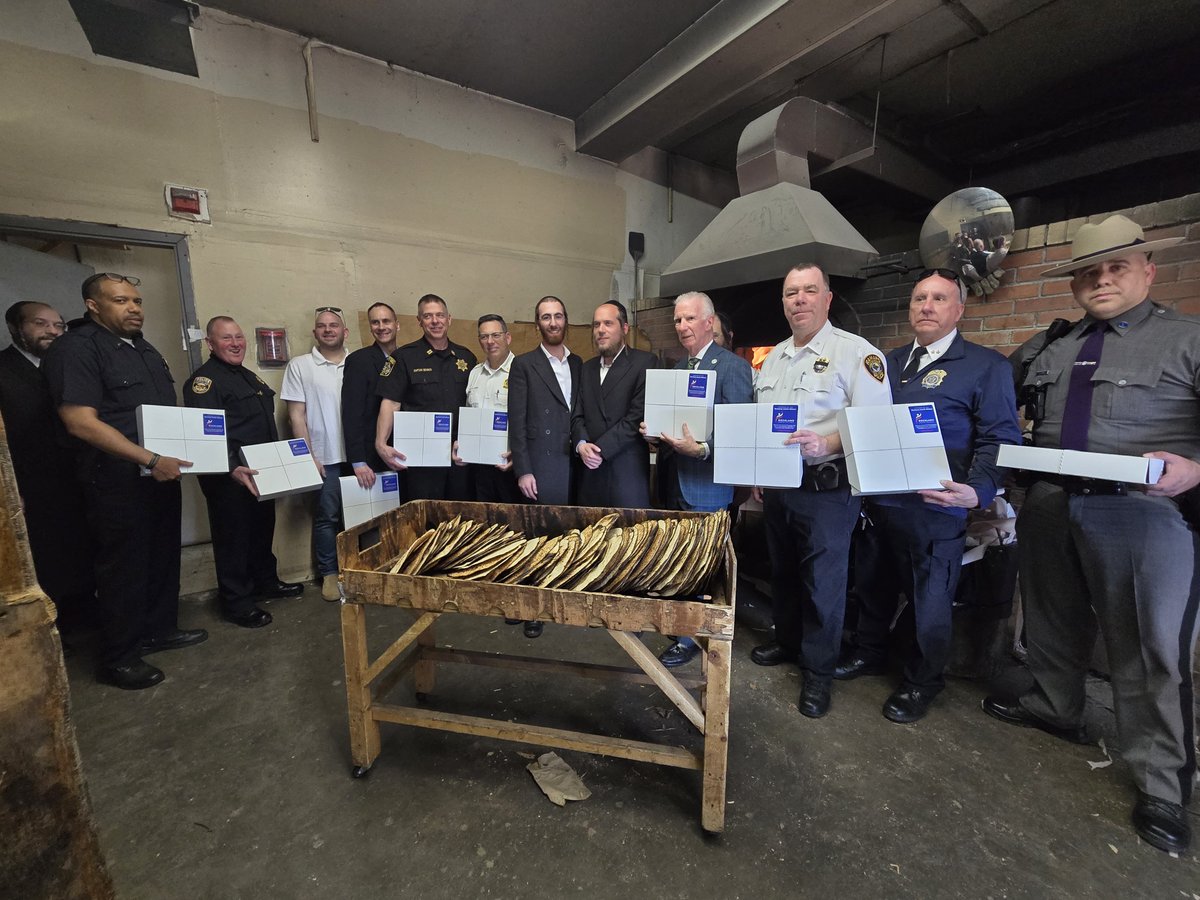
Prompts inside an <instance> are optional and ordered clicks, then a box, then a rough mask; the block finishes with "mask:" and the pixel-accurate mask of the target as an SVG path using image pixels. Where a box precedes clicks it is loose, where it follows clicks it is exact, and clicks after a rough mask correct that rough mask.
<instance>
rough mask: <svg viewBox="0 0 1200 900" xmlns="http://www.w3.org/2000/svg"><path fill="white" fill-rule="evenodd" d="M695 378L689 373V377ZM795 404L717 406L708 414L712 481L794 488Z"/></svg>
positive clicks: (797, 473) (798, 459)
mask: <svg viewBox="0 0 1200 900" xmlns="http://www.w3.org/2000/svg"><path fill="white" fill-rule="evenodd" d="M689 374H694V373H689ZM798 417H799V407H798V406H797V405H796V404H794V403H721V404H718V405H717V406H715V407H714V408H713V443H712V447H713V451H712V452H713V481H715V482H716V483H717V484H745V485H757V486H758V487H783V488H794V487H799V486H800V481H801V479H802V478H803V476H804V457H803V456H801V455H800V445H799V444H792V445H791V446H787V445H785V444H784V441H785V440H786V439H787V437H788V435H790V434H791V433H792V432H793V431H795V430H796V429H797V428H798V427H799V426H798V425H797V421H798Z"/></svg>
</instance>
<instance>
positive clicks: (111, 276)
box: [83, 272, 142, 291]
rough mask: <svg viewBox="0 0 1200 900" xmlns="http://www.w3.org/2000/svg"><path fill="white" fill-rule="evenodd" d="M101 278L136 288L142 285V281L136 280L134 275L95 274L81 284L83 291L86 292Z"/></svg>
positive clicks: (116, 273)
mask: <svg viewBox="0 0 1200 900" xmlns="http://www.w3.org/2000/svg"><path fill="white" fill-rule="evenodd" d="M101 278H107V279H109V280H110V281H124V282H126V283H127V284H132V285H133V286H134V287H137V286H138V285H139V284H141V283H142V279H140V278H138V277H137V276H136V275H122V274H120V273H119V272H97V273H96V274H95V275H91V276H89V277H88V278H87V279H86V280H85V281H84V282H83V289H84V290H85V291H86V290H87V289H88V288H89V287H91V286H92V285H93V284H95V283H96V282H97V281H99V280H100V279H101Z"/></svg>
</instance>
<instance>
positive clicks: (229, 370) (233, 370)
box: [183, 316, 304, 628]
mask: <svg viewBox="0 0 1200 900" xmlns="http://www.w3.org/2000/svg"><path fill="white" fill-rule="evenodd" d="M204 342H205V343H206V344H207V345H208V349H209V351H210V352H211V353H212V355H211V356H210V357H209V358H208V361H207V362H206V363H204V365H202V366H201V367H200V368H198V369H197V370H196V371H195V372H193V373H192V377H191V378H189V379H188V380H187V381H186V382H184V385H183V402H184V405H185V406H195V407H202V408H204V409H222V410H224V411H225V437H226V440H227V441H228V444H229V472H228V474H220V475H200V476H199V478H200V490H202V491H203V492H204V499H205V502H206V503H207V505H208V524H209V528H210V529H211V530H212V545H213V561H214V562H215V563H216V567H217V595H218V599H219V601H220V605H221V617H222V618H223V619H225V621H226V622H231V623H232V624H234V625H238V626H240V627H242V628H262V627H263V626H264V625H269V624H271V614H270V613H269V612H267V611H266V610H264V609H260V608H259V607H258V606H256V605H255V603H254V600H255V598H256V597H262V598H264V599H267V600H274V599H277V598H280V597H299V596H300V595H301V594H302V593H304V585H302V584H289V583H287V582H284V581H280V580H279V571H278V561H277V560H276V559H275V553H274V552H273V550H272V543H273V541H274V538H275V501H274V500H264V501H259V499H258V490H257V488H255V487H254V479H253V478H252V476H253V475H254V474H255V472H254V471H253V470H252V469H250V468H248V467H246V466H244V465H242V461H241V453H240V451H241V449H242V447H246V446H249V445H252V444H266V443H268V442H271V441H277V440H279V432H278V430H277V429H276V427H275V392H274V391H273V390H271V389H270V388H269V387H268V386H267V383H266V382H265V381H263V380H262V379H261V378H259V377H258V376H257V375H255V374H254V373H253V372H251V371H250V370H249V369H247V368H246V367H245V366H243V365H242V362H243V361H244V360H245V358H246V336H245V335H244V334H243V333H242V329H241V327H240V326H239V325H238V323H237V322H235V321H234V320H233V319H231V318H229V316H216V317H214V318H212V319H210V320H209V322H208V327H207V328H206V329H205V338H204Z"/></svg>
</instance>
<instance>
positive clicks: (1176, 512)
mask: <svg viewBox="0 0 1200 900" xmlns="http://www.w3.org/2000/svg"><path fill="white" fill-rule="evenodd" d="M1093 323H1095V324H1096V326H1097V327H1100V328H1105V323H1103V322H1100V321H1098V320H1095V319H1093V318H1092V317H1091V316H1090V315H1088V316H1085V317H1084V318H1083V319H1082V320H1081V321H1080V322H1078V323H1076V325H1075V327H1074V328H1072V329H1071V330H1070V331H1069V332H1068V333H1067V334H1066V335H1065V336H1064V337H1062V338H1060V339H1059V340H1057V341H1054V342H1052V343H1050V344H1048V345H1046V346H1045V347H1044V349H1043V350H1042V351H1041V352H1040V353H1038V354H1037V355H1036V356H1035V357H1034V358H1033V360H1032V362H1031V364H1030V365H1029V368H1028V373H1027V375H1026V378H1025V381H1024V383H1025V385H1027V386H1028V387H1030V388H1032V389H1035V390H1038V389H1040V390H1043V391H1044V416H1043V417H1042V418H1041V419H1040V420H1039V421H1038V422H1036V424H1035V426H1034V431H1033V442H1034V445H1035V446H1038V447H1050V448H1058V447H1061V446H1062V443H1061V442H1062V430H1063V419H1064V414H1065V413H1066V406H1067V392H1068V388H1069V385H1070V381H1071V371H1072V369H1073V368H1074V365H1075V361H1076V357H1077V355H1078V354H1079V353H1080V349H1081V346H1082V344H1083V342H1084V341H1085V340H1086V336H1087V335H1088V334H1090V333H1091V331H1092V328H1093ZM1102 342H1103V351H1102V353H1101V355H1100V359H1099V362H1098V364H1096V367H1095V370H1094V372H1093V374H1092V376H1091V379H1090V380H1091V384H1092V386H1093V394H1092V402H1091V414H1090V417H1089V419H1088V422H1087V431H1086V444H1087V449H1088V450H1089V451H1091V452H1098V453H1117V454H1124V455H1132V456H1140V455H1142V454H1143V453H1146V452H1149V451H1152V450H1165V451H1168V452H1171V453H1176V454H1179V455H1180V456H1184V457H1188V458H1190V459H1193V460H1200V427H1198V423H1200V319H1197V318H1195V317H1192V316H1186V315H1182V314H1180V313H1176V312H1174V311H1172V310H1170V309H1167V308H1164V307H1161V306H1158V305H1157V304H1155V303H1153V302H1152V301H1150V300H1149V299H1146V300H1143V301H1142V302H1141V303H1140V304H1138V305H1137V306H1135V307H1133V308H1132V309H1130V310H1128V311H1127V312H1125V313H1123V314H1122V315H1119V316H1117V317H1115V318H1114V319H1111V320H1108V323H1107V330H1106V331H1105V332H1104V336H1103V338H1102ZM1033 474H1034V477H1035V479H1036V480H1035V481H1034V483H1033V485H1032V486H1031V487H1030V488H1029V490H1028V492H1027V493H1026V496H1025V503H1024V505H1023V506H1022V507H1021V511H1020V515H1019V517H1018V519H1017V537H1018V546H1019V547H1020V554H1019V558H1020V576H1021V592H1022V601H1023V603H1024V609H1025V622H1026V629H1027V634H1028V647H1029V660H1028V661H1029V668H1030V670H1031V671H1032V673H1033V675H1034V677H1035V679H1036V680H1035V684H1034V686H1033V688H1032V690H1031V691H1030V692H1028V693H1026V694H1025V695H1023V696H1022V697H1021V700H1020V702H1021V705H1022V706H1023V707H1024V708H1025V709H1026V710H1028V711H1029V712H1030V713H1032V714H1033V715H1035V716H1037V717H1038V718H1039V719H1042V720H1044V721H1046V722H1048V723H1050V724H1051V725H1053V726H1057V727H1059V728H1063V729H1070V728H1078V727H1079V726H1080V725H1081V723H1082V721H1083V713H1084V704H1085V691H1084V678H1085V675H1086V673H1087V670H1088V667H1089V663H1090V659H1091V654H1092V649H1093V646H1094V644H1095V639H1096V625H1097V621H1098V622H1099V625H1100V629H1101V631H1102V633H1103V636H1104V641H1105V648H1106V650H1107V655H1108V662H1109V667H1110V671H1111V678H1112V688H1113V706H1114V710H1115V712H1116V718H1117V728H1118V731H1119V734H1120V740H1121V753H1122V756H1124V758H1125V760H1126V761H1127V762H1128V763H1129V768H1130V771H1131V773H1132V775H1133V780H1134V783H1135V785H1136V786H1137V788H1138V789H1139V790H1140V791H1141V792H1143V793H1144V794H1147V795H1149V796H1151V797H1156V798H1161V799H1164V800H1167V801H1169V802H1172V803H1179V804H1186V803H1187V802H1188V798H1189V796H1190V794H1191V788H1192V777H1193V775H1194V773H1195V768H1196V760H1195V737H1194V734H1193V721H1194V709H1193V698H1192V653H1193V649H1194V647H1195V644H1196V635H1197V628H1196V625H1197V615H1196V613H1197V606H1198V593H1197V587H1196V584H1195V574H1196V573H1195V569H1196V558H1197V557H1196V554H1197V550H1200V544H1198V542H1197V538H1196V532H1195V531H1194V530H1193V525H1192V524H1189V522H1188V520H1187V519H1186V518H1185V516H1184V514H1183V512H1182V511H1181V505H1180V504H1181V502H1183V503H1186V502H1187V501H1186V500H1185V499H1184V498H1181V497H1177V498H1174V499H1168V498H1166V497H1155V496H1149V495H1147V494H1146V493H1145V492H1144V491H1141V490H1137V489H1136V488H1134V487H1133V486H1126V485H1124V484H1120V483H1117V482H1111V481H1091V480H1087V479H1077V478H1069V477H1064V476H1055V475H1049V474H1045V473H1033ZM1093 611H1094V613H1093Z"/></svg>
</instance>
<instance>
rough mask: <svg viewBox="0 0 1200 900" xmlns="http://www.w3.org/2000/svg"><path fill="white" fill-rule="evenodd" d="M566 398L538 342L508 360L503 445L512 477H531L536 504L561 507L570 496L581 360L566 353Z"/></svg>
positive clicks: (568, 500)
mask: <svg viewBox="0 0 1200 900" xmlns="http://www.w3.org/2000/svg"><path fill="white" fill-rule="evenodd" d="M567 366H568V367H569V368H570V370H571V398H570V401H569V402H568V401H567V400H564V399H563V395H562V389H561V388H560V387H559V386H558V379H557V378H556V377H555V375H554V369H552V368H551V367H550V361H549V360H547V359H546V354H545V352H544V351H543V350H542V348H541V346H540V345H539V346H538V347H536V348H535V349H533V350H531V351H529V352H528V353H522V354H521V355H520V356H518V357H517V358H516V359H514V360H513V363H512V367H511V368H510V369H509V372H508V449H509V450H510V451H512V458H513V473H514V474H515V475H516V477H517V478H520V477H521V476H522V475H532V476H533V477H534V478H535V479H537V491H538V503H552V504H557V505H560V506H561V505H565V504H568V503H570V502H572V500H573V499H574V496H573V492H572V487H573V486H574V485H573V484H572V482H573V478H572V470H573V468H574V459H575V457H574V454H573V453H572V452H571V438H570V435H571V409H572V408H573V407H574V405H575V400H576V398H577V397H578V396H579V384H580V381H581V370H582V368H583V362H582V360H580V358H579V357H578V356H577V355H576V354H574V353H572V354H571V355H570V356H568V357H567Z"/></svg>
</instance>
